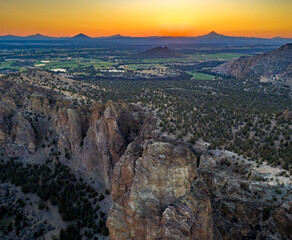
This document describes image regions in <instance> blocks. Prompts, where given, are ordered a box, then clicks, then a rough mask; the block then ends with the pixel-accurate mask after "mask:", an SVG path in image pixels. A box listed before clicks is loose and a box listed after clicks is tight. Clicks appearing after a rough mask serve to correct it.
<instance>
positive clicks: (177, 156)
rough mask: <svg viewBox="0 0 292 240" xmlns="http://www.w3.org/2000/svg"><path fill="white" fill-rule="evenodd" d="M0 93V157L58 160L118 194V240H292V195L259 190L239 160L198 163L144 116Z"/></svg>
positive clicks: (24, 89) (114, 215) (32, 91)
mask: <svg viewBox="0 0 292 240" xmlns="http://www.w3.org/2000/svg"><path fill="white" fill-rule="evenodd" d="M0 93H1V95H0V97H1V100H0V152H1V153H3V154H6V155H8V156H11V157H18V158H19V159H20V160H23V161H26V160H31V159H38V158H40V159H44V158H46V157H47V156H51V157H54V159H55V160H56V161H62V162H64V163H66V164H67V165H68V166H70V167H71V168H74V169H76V168H83V169H85V171H86V173H87V174H91V176H92V175H95V176H97V177H98V178H99V180H100V182H101V183H103V184H104V185H106V186H107V188H108V189H111V196H112V206H111V210H110V212H109V215H108V220H107V226H108V228H109V231H110V238H111V239H113V240H115V239H118V240H123V239H124V240H125V239H139V240H143V239H145V240H150V239H151V240H153V239H167V240H178V239H181V240H183V239H189V240H191V239H200V240H201V239H289V237H291V234H292V232H291V229H292V195H291V192H289V191H291V188H290V190H287V188H286V187H285V186H281V185H279V184H277V185H274V186H273V185H269V184H267V183H263V182H258V181H254V180H253V177H254V173H253V169H252V168H251V167H250V165H249V164H247V163H245V164H243V163H242V164H241V165H239V160H236V159H235V158H231V159H230V162H229V163H228V164H224V161H223V162H222V161H221V160H222V159H221V160H220V159H217V157H216V156H215V155H212V154H207V153H206V154H203V155H202V156H201V157H200V159H198V158H197V157H196V155H195V154H194V153H193V152H192V151H191V150H190V149H189V148H188V146H187V145H186V144H185V143H183V142H180V141H177V140H174V139H172V138H170V137H169V136H166V135H164V134H163V133H161V132H160V130H159V127H158V120H157V118H156V117H155V115H154V114H153V113H152V112H150V111H148V110H145V109H142V108H141V107H140V106H137V105H132V104H125V103H121V102H119V103H112V102H108V103H107V104H101V103H97V102H93V103H91V104H79V103H76V102H75V101H73V100H72V99H70V98H66V97H64V96H63V95H61V94H59V93H57V92H55V91H52V90H48V89H44V88H40V87H35V86H33V85H30V84H24V83H20V82H14V81H12V80H4V79H1V81H0ZM276 190H277V191H278V192H279V190H280V192H281V194H280V195H279V198H277V199H276V200H275V199H274V197H275V194H276V193H275V191H276Z"/></svg>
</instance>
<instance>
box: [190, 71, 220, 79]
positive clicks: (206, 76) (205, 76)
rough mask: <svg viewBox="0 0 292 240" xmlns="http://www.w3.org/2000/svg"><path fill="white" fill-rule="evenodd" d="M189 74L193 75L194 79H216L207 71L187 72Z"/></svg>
mask: <svg viewBox="0 0 292 240" xmlns="http://www.w3.org/2000/svg"><path fill="white" fill-rule="evenodd" d="M187 73H188V74H190V75H192V79H194V80H215V77H214V76H212V75H209V74H205V73H198V72H187Z"/></svg>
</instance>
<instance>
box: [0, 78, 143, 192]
mask: <svg viewBox="0 0 292 240" xmlns="http://www.w3.org/2000/svg"><path fill="white" fill-rule="evenodd" d="M1 86H2V88H1V89H0V90H1V101H0V108H1V109H0V110H1V111H0V120H1V121H0V142H1V148H2V151H5V153H6V154H7V155H8V156H11V157H18V158H28V157H31V156H34V155H35V154H38V155H44V154H46V153H43V154H42V152H43V151H45V149H46V147H47V146H51V147H54V151H53V152H52V153H51V154H55V152H56V153H57V152H60V153H62V155H61V156H60V157H59V156H58V155H57V154H55V155H56V157H58V158H60V159H61V161H65V162H67V163H68V164H69V165H74V167H75V168H76V167H77V168H79V167H83V168H85V169H86V171H88V172H91V173H96V175H98V176H99V179H100V181H101V182H103V183H105V184H106V186H107V187H108V188H109V187H110V182H111V181H110V179H111V178H112V171H113V167H114V165H115V163H116V162H118V161H119V159H120V157H121V155H122V154H123V153H124V151H125V149H126V147H127V145H128V144H129V143H130V142H131V141H133V140H134V138H135V137H136V136H137V134H138V132H139V129H140V127H141V125H142V124H143V121H144V116H145V113H144V111H143V110H141V109H140V108H138V107H137V106H135V105H125V104H124V103H112V102H109V103H107V104H105V105H103V104H100V103H93V104H91V105H80V104H77V103H74V101H72V100H70V99H68V98H65V97H64V96H62V95H60V94H57V93H56V92H54V91H50V90H46V89H43V88H38V87H34V86H31V85H28V84H23V83H17V84H16V83H13V82H11V81H2V82H1ZM32 93H33V94H32ZM19 96H21V99H22V100H19V101H17V99H19ZM15 99H16V100H15ZM52 142H55V143H56V144H55V146H52V145H53V144H52Z"/></svg>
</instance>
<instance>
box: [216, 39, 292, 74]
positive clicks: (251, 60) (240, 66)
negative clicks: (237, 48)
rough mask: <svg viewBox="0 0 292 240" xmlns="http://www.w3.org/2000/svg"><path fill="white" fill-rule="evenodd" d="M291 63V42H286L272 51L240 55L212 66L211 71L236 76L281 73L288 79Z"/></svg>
mask: <svg viewBox="0 0 292 240" xmlns="http://www.w3.org/2000/svg"><path fill="white" fill-rule="evenodd" d="M291 64H292V44H286V45H285V46H282V47H280V48H278V49H276V50H274V51H272V52H267V53H263V54H259V55H256V56H251V57H241V58H239V59H237V60H234V61H231V62H227V63H223V64H222V65H219V66H218V67H216V68H214V70H213V71H214V72H215V73H218V74H221V75H226V76H232V77H236V78H243V77H260V76H265V77H275V76H276V75H277V74H280V75H281V74H282V77H284V79H286V80H288V79H289V78H288V77H289V76H290V74H291V72H290V71H291ZM289 65H290V67H289Z"/></svg>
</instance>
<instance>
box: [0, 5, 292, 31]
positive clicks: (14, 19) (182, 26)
mask: <svg viewBox="0 0 292 240" xmlns="http://www.w3.org/2000/svg"><path fill="white" fill-rule="evenodd" d="M291 12H292V0H9V1H8V0H7V1H6V0H1V1H0V35H6V34H15V35H22V36H24V35H30V34H35V33H41V34H44V35H50V36H72V35H76V34H78V33H80V32H82V33H85V34H87V35H90V36H92V37H97V36H108V35H113V34H117V33H119V34H122V35H131V36H154V35H156V36H157V35H164V36H197V35H202V34H206V33H208V32H210V31H212V30H214V31H216V32H219V33H222V34H226V35H237V36H238V35H241V36H257V37H274V36H282V37H292V17H291Z"/></svg>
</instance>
